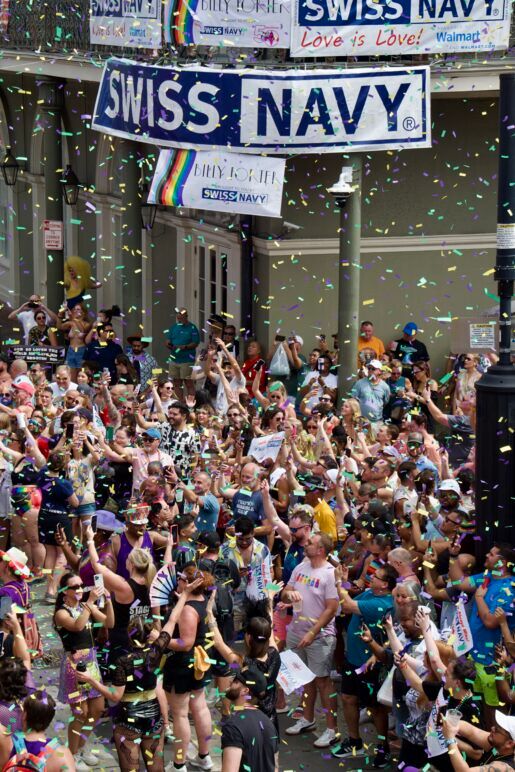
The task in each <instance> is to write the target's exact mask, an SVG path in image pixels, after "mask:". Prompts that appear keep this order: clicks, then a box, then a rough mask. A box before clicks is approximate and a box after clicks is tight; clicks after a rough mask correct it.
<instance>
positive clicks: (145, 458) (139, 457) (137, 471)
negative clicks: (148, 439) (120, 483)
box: [132, 448, 173, 494]
mask: <svg viewBox="0 0 515 772" xmlns="http://www.w3.org/2000/svg"><path fill="white" fill-rule="evenodd" d="M152 461H159V463H160V464H162V465H163V466H173V459H172V457H171V456H169V455H168V453H165V452H164V451H162V450H156V452H155V453H145V451H144V450H140V448H137V449H136V451H135V453H133V455H132V493H133V494H136V493H139V489H140V485H141V483H142V482H143V480H146V479H147V477H148V473H147V467H148V465H149V464H150V463H152Z"/></svg>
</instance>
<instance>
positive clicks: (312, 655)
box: [286, 630, 336, 678]
mask: <svg viewBox="0 0 515 772" xmlns="http://www.w3.org/2000/svg"><path fill="white" fill-rule="evenodd" d="M301 638H302V636H299V635H298V634H297V633H294V632H293V631H290V630H288V633H287V635H286V647H287V648H288V649H293V650H294V651H295V654H297V655H298V656H299V657H300V659H301V660H302V661H303V662H304V664H305V665H307V667H308V668H309V669H310V670H311V672H312V673H314V675H315V676H316V677H317V678H326V677H328V676H330V675H331V670H332V668H333V655H334V650H335V648H336V636H334V635H324V636H321V637H318V638H315V639H314V641H313V643H311V644H310V645H309V646H306V648H305V649H297V648H296V646H297V644H298V643H299V641H300V640H301Z"/></svg>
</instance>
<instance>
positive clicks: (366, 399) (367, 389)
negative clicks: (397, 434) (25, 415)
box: [351, 378, 391, 421]
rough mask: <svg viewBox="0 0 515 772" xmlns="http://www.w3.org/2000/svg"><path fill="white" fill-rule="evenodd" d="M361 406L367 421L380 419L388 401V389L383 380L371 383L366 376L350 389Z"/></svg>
mask: <svg viewBox="0 0 515 772" xmlns="http://www.w3.org/2000/svg"><path fill="white" fill-rule="evenodd" d="M351 395H352V396H353V397H355V398H356V399H357V400H358V402H359V404H360V407H361V412H362V413H363V415H364V416H365V418H368V420H369V421H382V420H383V411H384V409H385V407H386V405H387V404H388V402H389V401H390V397H391V394H390V389H389V387H388V385H387V384H386V383H385V382H384V381H378V383H371V381H370V380H369V379H368V378H360V379H359V381H356V383H355V384H354V386H353V387H352V390H351Z"/></svg>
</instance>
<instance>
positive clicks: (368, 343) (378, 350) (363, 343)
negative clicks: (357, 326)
mask: <svg viewBox="0 0 515 772" xmlns="http://www.w3.org/2000/svg"><path fill="white" fill-rule="evenodd" d="M364 348H371V349H372V351H373V352H374V354H375V355H376V356H375V358H376V359H379V357H380V356H381V354H384V343H383V341H382V340H380V339H379V338H376V337H375V335H372V337H371V338H370V340H365V338H363V337H361V335H360V336H359V338H358V361H359V352H360V351H363V349H364ZM361 364H363V362H361Z"/></svg>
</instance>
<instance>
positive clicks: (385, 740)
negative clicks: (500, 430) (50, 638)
mask: <svg viewBox="0 0 515 772" xmlns="http://www.w3.org/2000/svg"><path fill="white" fill-rule="evenodd" d="M73 281H74V277H73V269H72V278H71V284H69V288H68V293H67V294H68V302H67V305H66V306H65V307H63V308H62V309H61V310H60V311H59V312H58V313H54V312H53V311H51V310H50V309H48V308H46V306H45V305H44V304H43V303H42V301H41V298H39V297H38V296H32V297H31V298H30V299H29V301H28V303H26V304H24V305H23V306H21V307H20V308H19V309H17V310H15V311H13V312H12V314H11V317H12V318H13V319H17V320H18V321H19V322H20V323H21V325H22V327H23V330H22V334H23V336H24V343H25V344H26V345H27V346H29V347H30V346H38V347H41V346H45V345H48V346H56V345H66V355H65V361H64V363H63V364H61V365H59V366H57V367H54V368H52V367H46V366H45V365H44V363H42V362H35V363H31V362H30V361H25V360H22V359H15V360H13V361H10V360H9V359H8V358H7V357H4V356H0V437H1V439H0V470H1V478H0V479H1V485H0V502H1V509H0V547H1V551H0V557H1V560H0V582H1V587H0V640H1V657H0V726H1V730H0V769H4V770H8V769H11V770H17V769H22V768H23V769H32V768H35V769H38V768H39V769H48V770H50V772H53V771H54V770H63V769H67V770H74V769H77V770H82V771H84V770H87V769H89V768H93V767H97V768H99V767H101V761H102V759H101V753H102V748H101V746H100V747H97V746H96V745H95V741H94V738H95V734H94V732H95V728H96V727H97V725H98V723H99V722H100V721H103V720H105V719H106V718H108V720H109V721H110V722H111V723H112V736H113V741H114V746H115V748H116V751H117V754H118V760H119V767H120V769H121V770H123V772H135V770H138V769H139V768H140V763H141V764H144V765H145V767H146V769H148V770H152V771H153V772H160V771H162V770H163V769H164V767H165V757H164V744H165V742H170V743H171V747H172V762H171V766H170V767H169V768H170V769H173V770H176V771H177V772H186V771H187V770H188V769H200V770H210V769H212V768H213V766H214V764H213V756H214V753H215V751H214V749H213V745H214V740H215V736H216V735H219V736H221V739H220V744H221V764H222V770H223V772H236V770H242V771H243V770H245V772H273V771H274V770H278V769H279V768H280V767H281V760H280V754H279V749H280V747H281V746H282V743H283V742H284V741H287V740H288V738H291V737H292V736H295V735H300V734H305V735H306V736H308V737H309V735H311V736H312V740H310V741H309V742H310V743H311V742H312V745H313V746H314V749H315V752H316V749H320V752H319V762H320V763H329V764H332V763H333V761H332V760H334V766H335V768H336V767H337V766H338V764H340V765H341V763H342V762H341V760H345V759H348V760H349V763H350V761H351V760H354V759H359V757H363V759H362V761H361V762H360V764H361V766H368V767H375V768H377V769H381V768H385V767H387V766H392V767H396V768H397V769H404V770H413V769H429V767H430V766H431V767H435V768H436V769H437V770H441V771H442V772H444V771H445V772H449V770H453V769H454V770H456V772H466V770H468V769H473V770H477V769H479V768H480V769H482V770H486V769H487V768H488V769H492V770H495V771H496V772H507V770H508V769H510V768H513V766H514V752H515V715H512V713H513V707H512V706H513V702H514V689H513V682H514V678H513V674H514V662H515V639H514V634H515V618H514V602H513V599H514V590H515V578H514V563H515V551H514V546H513V541H512V539H511V538H510V537H509V534H506V540H505V541H504V542H496V543H495V544H494V545H492V546H491V547H490V549H489V550H488V551H485V550H484V548H483V543H484V540H483V536H484V535H483V534H480V533H478V532H477V529H476V523H475V518H474V495H475V493H474V491H475V480H474V451H475V442H474V441H475V437H474V432H475V390H474V384H475V382H476V380H477V379H478V378H480V377H481V373H482V372H484V370H485V369H486V368H487V367H488V366H489V365H490V364H491V362H492V361H494V355H493V354H492V355H491V356H489V357H486V356H481V357H478V356H477V355H475V354H473V353H472V354H469V353H464V354H463V355H461V356H459V357H456V360H455V361H454V362H453V363H452V369H451V370H450V371H449V372H448V373H447V374H446V375H445V377H440V378H439V379H438V378H436V377H435V375H434V370H435V369H436V368H435V365H434V363H432V362H431V358H430V354H429V352H428V349H427V347H426V346H425V345H424V343H423V342H422V341H420V340H419V338H418V328H417V325H416V324H415V323H414V322H408V323H406V324H405V326H404V328H403V332H402V337H400V338H399V339H397V340H393V341H391V342H386V344H385V342H383V341H382V340H381V339H380V338H379V337H376V335H375V330H374V326H373V324H372V322H370V321H364V322H363V324H362V325H361V331H360V337H359V341H358V361H357V363H356V373H357V376H356V380H355V382H354V383H352V384H348V390H347V391H348V394H347V396H346V398H344V399H343V401H342V402H341V403H339V402H338V398H337V385H338V378H337V373H338V353H339V352H338V338H337V336H333V338H332V341H333V342H332V345H329V342H328V340H327V336H325V335H319V336H317V338H316V340H315V341H314V342H315V345H314V346H313V348H312V349H311V351H309V353H306V355H305V353H304V351H305V349H304V341H303V339H302V338H301V337H300V336H299V335H298V334H296V333H291V334H290V336H289V337H287V336H283V335H281V334H279V333H278V334H277V336H276V338H275V341H274V343H273V346H272V348H271V350H270V351H267V352H265V351H264V350H263V348H262V347H261V345H260V344H259V343H258V342H257V341H255V340H253V339H245V338H244V337H243V338H240V337H239V334H238V330H236V329H235V328H234V327H233V326H231V325H227V324H224V321H223V320H221V319H218V318H213V319H212V320H210V326H209V330H208V331H201V330H199V329H198V327H197V326H196V325H195V324H194V323H193V322H192V321H190V320H189V318H188V312H187V310H186V309H184V308H179V309H176V319H175V322H174V323H173V324H172V325H171V326H170V329H169V331H168V335H167V346H168V349H169V356H168V359H167V361H166V362H161V363H159V362H157V361H156V359H155V358H154V357H153V356H152V355H150V354H149V353H148V352H147V350H146V349H147V348H148V341H146V340H145V339H144V338H143V337H142V336H141V335H140V334H133V335H130V336H128V337H127V338H126V347H125V348H124V347H123V346H122V344H121V343H120V342H118V341H117V340H116V332H115V328H114V327H113V317H114V318H116V317H117V316H119V315H120V309H118V308H117V307H113V308H111V309H107V310H102V311H100V312H99V313H98V315H97V317H96V319H93V318H92V317H91V315H90V313H89V312H88V309H87V308H86V306H85V305H84V302H83V298H82V295H81V293H80V292H76V291H75V290H73V287H74V286H75V285H74V284H73ZM70 287H71V290H70ZM75 289H77V288H75ZM79 289H80V287H79ZM72 290H73V291H72ZM204 337H205V338H206V341H207V342H206V344H205V345H204V344H202V343H201V340H202V339H203V338H204ZM27 359H29V357H27ZM492 430H494V428H493V429H492ZM485 552H486V554H485ZM41 585H43V587H42V597H41V600H42V602H44V603H45V604H48V607H49V612H50V613H51V615H52V623H53V628H54V631H55V636H54V640H55V638H57V639H58V640H59V641H60V644H61V648H62V662H61V670H60V676H59V694H58V696H57V700H58V701H59V702H60V703H61V704H64V705H68V706H69V711H70V713H69V723H68V727H67V732H68V737H67V742H66V744H65V745H61V744H59V743H58V741H57V740H56V739H55V737H54V738H53V734H55V733H53V732H52V730H51V728H50V727H51V723H52V720H53V717H54V714H55V709H56V703H55V701H54V699H53V698H52V696H51V695H50V694H49V693H47V692H46V691H45V690H44V689H37V688H36V685H35V681H34V677H33V674H32V668H33V665H34V662H35V661H37V660H38V658H41V657H44V656H45V647H46V646H47V645H48V644H47V642H46V641H45V639H44V638H43V637H42V636H41V634H40V631H39V629H38V624H37V620H36V618H35V615H34V609H33V604H34V597H35V593H36V592H37V590H38V588H39V587H40V586H41ZM286 653H288V654H289V655H291V656H289V657H286ZM281 655H283V656H281ZM292 663H293V665H292ZM295 666H298V667H297V670H298V672H299V673H302V676H303V677H302V681H301V683H300V685H299V686H298V688H297V689H294V690H293V691H292V692H290V693H288V694H287V693H286V692H288V691H289V690H288V689H286V691H284V690H283V688H282V686H285V685H286V683H287V679H288V673H290V672H291V671H289V670H288V668H289V667H290V668H291V667H295ZM302 666H304V667H302ZM306 668H307V671H306ZM281 673H282V674H283V678H281ZM299 678H300V675H299ZM285 679H286V680H285ZM281 684H282V686H281ZM214 704H216V706H217V709H218V710H219V713H220V722H219V726H215V725H214V724H213V705H214ZM281 714H285V715H284V716H282V717H281V721H279V718H278V717H279V715H281ZM367 723H372V724H373V726H374V731H373V732H372V733H370V731H369V732H368V733H367V734H366V736H365V734H364V727H365V725H366V724H367ZM192 727H193V730H194V733H195V735H196V743H195V744H193V745H192V742H191V740H192V737H191V735H192ZM315 731H317V734H316V735H315V734H314V733H315ZM312 733H313V734H312ZM370 738H372V739H370ZM216 752H217V753H219V752H220V751H219V749H218V747H217V748H216ZM29 760H31V763H33V764H35V765H37V764H39V767H38V766H35V767H30V766H25V767H23V766H22V765H23V764H24V763H26V764H28V761H29Z"/></svg>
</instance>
